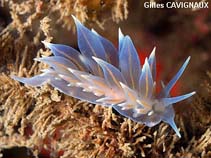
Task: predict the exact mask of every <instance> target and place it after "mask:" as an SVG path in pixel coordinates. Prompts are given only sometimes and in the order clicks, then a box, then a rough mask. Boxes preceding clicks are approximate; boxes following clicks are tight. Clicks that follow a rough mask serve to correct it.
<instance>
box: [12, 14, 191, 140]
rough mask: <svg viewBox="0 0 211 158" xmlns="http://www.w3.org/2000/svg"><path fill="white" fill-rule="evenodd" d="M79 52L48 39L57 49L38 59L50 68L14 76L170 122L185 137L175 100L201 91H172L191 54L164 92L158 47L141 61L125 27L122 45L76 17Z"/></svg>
mask: <svg viewBox="0 0 211 158" xmlns="http://www.w3.org/2000/svg"><path fill="white" fill-rule="evenodd" d="M73 19H74V22H75V24H76V30H77V36H78V47H79V51H78V50H76V49H74V48H72V47H69V46H66V45H61V44H53V43H48V42H45V41H43V42H42V43H43V44H44V45H45V46H46V47H47V48H49V49H50V50H51V52H52V53H53V55H52V56H50V57H41V58H36V59H35V60H36V61H39V62H42V63H45V64H48V65H49V68H48V69H44V70H42V73H41V74H39V75H36V76H34V77H31V78H23V77H17V76H11V77H12V78H13V79H15V80H17V81H19V82H22V83H25V84H27V85H30V86H35V87H37V86H42V85H43V84H45V83H48V84H50V85H51V86H53V87H55V88H56V89H58V90H59V91H61V92H62V93H64V94H66V95H69V96H72V97H75V98H78V99H81V100H84V101H87V102H90V103H93V104H100V105H103V106H108V107H113V108H114V109H116V110H117V111H118V112H119V113H120V114H121V115H123V116H125V117H127V118H129V119H131V120H133V121H136V122H138V123H143V124H145V125H147V126H149V127H152V126H155V125H157V124H158V123H159V122H161V121H164V122H166V123H168V124H169V125H170V126H171V127H172V128H173V129H174V131H175V132H176V134H177V135H178V136H179V137H181V135H180V133H179V130H178V129H177V127H176V124H175V122H174V116H175V113H174V110H173V107H172V104H174V103H177V102H179V101H182V100H184V99H187V98H189V97H191V96H192V95H194V94H195V92H191V93H188V94H185V95H181V96H174V97H170V95H169V93H170V91H171V89H172V87H173V86H174V85H175V83H176V82H177V80H178V79H179V78H180V76H181V75H182V73H183V72H184V70H185V68H186V66H187V65H188V63H189V60H190V57H188V58H187V60H186V61H185V63H184V64H183V65H182V67H181V68H180V70H179V71H178V72H177V74H176V75H175V76H174V77H173V79H172V80H171V81H170V82H169V83H168V84H167V85H166V86H164V85H163V89H162V91H161V93H160V94H156V91H155V89H156V85H157V84H156V82H157V81H156V59H155V50H156V48H154V49H153V50H152V52H151V54H150V56H149V58H146V59H145V62H144V65H143V66H141V63H140V60H139V56H138V53H137V51H136V49H135V46H134V45H133V42H132V40H131V38H130V37H129V36H128V35H126V36H125V35H123V33H122V32H121V30H120V29H119V47H118V49H116V48H115V46H114V45H113V44H112V43H111V42H110V41H109V40H107V39H105V38H104V37H102V36H101V35H99V34H98V33H97V32H96V31H94V30H93V29H92V30H89V29H88V28H86V27H85V26H83V25H82V24H81V23H80V21H79V20H78V19H76V18H75V17H74V16H73Z"/></svg>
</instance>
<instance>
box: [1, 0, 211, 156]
mask: <svg viewBox="0 0 211 158" xmlns="http://www.w3.org/2000/svg"><path fill="white" fill-rule="evenodd" d="M74 2H75V1H74ZM74 2H72V3H70V2H69V1H64V2H60V1H58V2H57V3H60V5H55V7H52V6H53V5H54V1H50V2H45V1H33V0H29V1H25V2H22V3H15V1H13V0H12V1H7V0H2V1H1V5H3V8H8V7H9V8H10V9H11V19H9V21H10V20H11V22H10V23H8V24H7V25H5V26H4V28H0V29H1V30H0V31H1V32H0V54H1V55H0V150H1V153H2V154H1V156H2V157H7V155H6V152H5V151H6V150H11V152H12V151H13V150H14V148H16V150H22V147H25V148H26V150H24V151H25V152H27V153H30V155H28V156H26V157H41V156H43V155H45V156H46V157H50V156H51V157H55V158H56V157H61V158H70V157H80V158H82V157H84V158H87V157H99V158H103V157H105V158H111V157H112V158H113V157H114V158H119V157H125V158H138V157H171V158H175V157H178V158H181V157H182V158H193V157H211V148H210V146H211V125H210V120H211V115H210V112H211V108H210V107H211V101H210V98H211V86H210V85H211V75H210V72H208V73H207V74H208V75H207V78H206V79H205V81H204V82H203V83H202V85H201V87H202V89H203V90H202V91H203V93H200V94H197V96H196V97H195V98H194V100H193V103H191V104H190V105H186V106H189V107H190V110H189V111H188V112H190V115H189V114H187V116H188V117H187V116H186V115H184V116H183V115H180V114H178V115H176V120H175V121H176V123H177V124H178V127H180V132H181V134H182V137H183V138H182V139H179V138H178V137H177V136H176V134H175V133H174V131H173V130H172V129H171V128H170V127H169V126H168V125H166V124H164V123H161V124H159V125H157V126H155V127H153V128H149V127H146V126H144V125H140V124H138V123H135V122H133V121H131V120H129V119H127V118H124V117H123V116H120V115H119V114H118V113H117V112H116V111H114V110H113V109H111V108H104V107H101V106H98V105H92V104H89V103H87V102H82V101H80V100H77V99H74V98H72V97H69V96H66V95H64V94H62V93H59V92H58V91H57V90H55V89H53V88H52V87H50V86H48V85H45V86H43V87H42V88H31V87H28V86H24V85H22V84H20V83H18V82H16V81H14V80H13V79H11V78H10V77H9V76H10V75H11V74H16V75H18V76H26V77H30V76H33V75H36V74H39V73H40V70H41V69H43V68H46V65H45V64H41V63H38V62H36V61H33V60H32V59H33V58H34V57H40V56H42V55H45V56H48V55H50V54H51V52H49V51H48V50H44V49H43V46H42V44H41V43H40V41H42V40H47V41H49V42H50V41H52V40H53V37H54V34H55V33H54V31H53V30H54V27H57V26H55V25H53V22H52V21H54V20H55V19H53V15H54V14H56V15H59V16H60V17H62V16H63V18H58V19H57V20H58V21H57V22H58V23H62V24H63V26H64V27H65V28H66V29H69V28H71V27H72V24H73V23H72V21H71V18H69V15H71V14H75V15H76V16H77V13H76V12H74V11H73V9H70V8H72V7H69V10H68V7H67V6H68V5H67V4H69V5H70V6H73V5H72V4H74V5H75V6H77V5H79V6H80V7H79V8H78V10H80V9H84V8H87V7H89V6H86V5H84V4H86V3H83V5H80V2H82V1H76V2H75V3H74ZM107 3H109V4H110V3H111V4H112V5H109V6H105V9H108V10H109V11H110V13H111V14H112V15H113V18H114V19H116V20H117V19H118V20H123V19H124V18H126V17H127V11H126V10H125V9H127V2H126V1H124V4H122V3H121V1H116V3H115V4H113V2H111V1H109V0H108V1H105V3H104V5H106V4H107ZM35 5H36V7H34V6H35ZM93 5H94V4H92V5H91V4H90V6H93ZM25 6H27V7H28V8H27V7H25ZM59 6H60V7H63V8H64V10H65V9H67V10H66V11H67V13H66V14H65V12H62V11H61V10H60V9H59ZM111 6H112V7H111ZM65 7H67V8H65ZM33 8H35V9H33ZM96 8H98V6H97V7H96ZM98 9H99V8H98ZM96 12H97V13H99V14H91V13H90V12H88V13H87V14H86V15H80V16H78V18H79V19H81V20H82V21H83V19H84V22H85V21H86V22H90V21H91V22H95V21H96V22H97V21H99V23H100V24H102V23H101V22H102V21H101V20H102V19H100V18H101V14H102V13H101V9H99V10H97V11H96ZM117 12H118V14H117ZM78 13H81V14H82V13H83V14H84V12H81V11H78ZM61 15H62V16H61ZM66 15H67V16H66ZM96 15H98V16H96ZM103 15H104V14H103ZM104 16H106V14H105V15H104ZM102 17H103V16H102ZM23 18H24V19H23ZM98 18H99V19H98ZM96 19H97V20H96ZM105 19H106V18H105ZM118 20H117V21H118ZM40 21H41V25H40ZM25 148H24V149H25ZM27 150H28V151H30V152H28V151H27ZM26 155H27V154H26Z"/></svg>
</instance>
